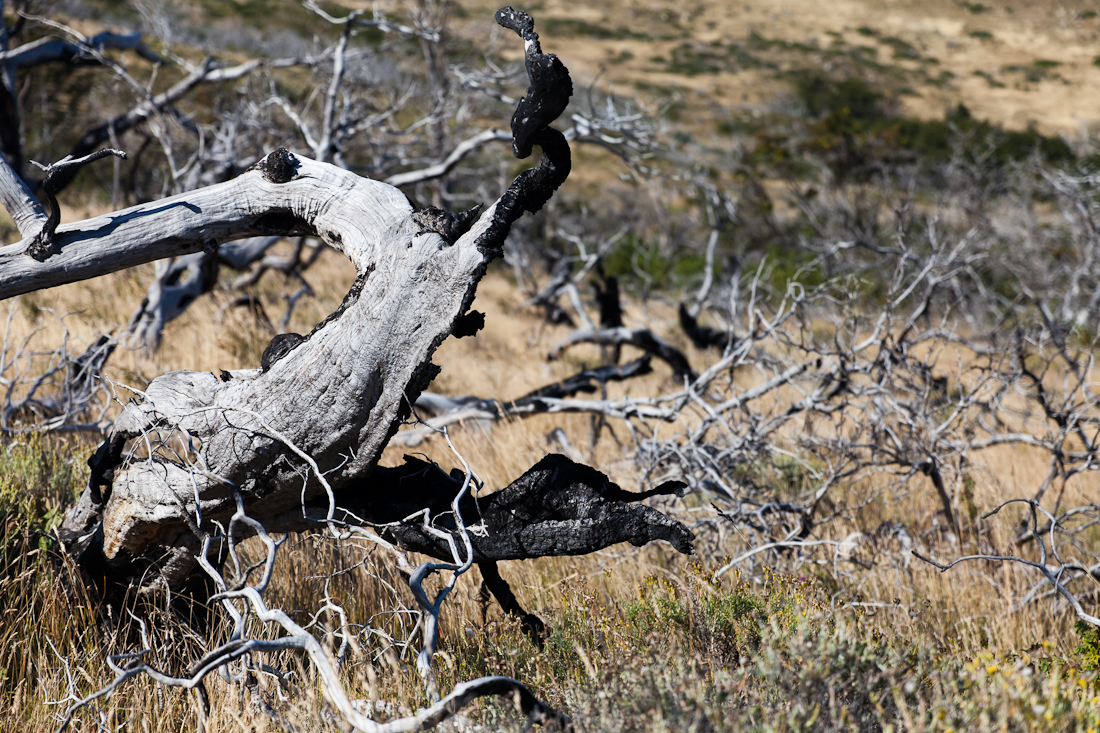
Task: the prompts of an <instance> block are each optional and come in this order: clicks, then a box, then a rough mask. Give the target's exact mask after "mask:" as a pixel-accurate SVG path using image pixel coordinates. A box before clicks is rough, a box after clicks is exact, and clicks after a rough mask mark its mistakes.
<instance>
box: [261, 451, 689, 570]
mask: <svg viewBox="0 0 1100 733" xmlns="http://www.w3.org/2000/svg"><path fill="white" fill-rule="evenodd" d="M367 483H369V488H368V486H367ZM461 485H462V481H461V479H460V478H455V477H452V476H451V475H449V474H447V473H445V472H444V471H442V470H441V469H440V468H439V467H437V466H435V465H434V464H431V463H426V462H424V461H422V460H420V459H418V458H413V457H411V456H406V457H405V465H403V466H399V467H396V468H383V467H379V468H377V469H376V470H375V472H374V474H373V475H372V476H371V477H370V479H369V480H367V481H364V482H354V483H352V484H351V485H349V486H347V487H345V488H344V489H342V490H340V491H339V492H337V497H336V504H337V506H338V507H340V508H342V509H346V510H347V511H348V512H350V514H348V515H346V520H347V521H349V522H353V523H356V524H359V520H358V519H355V518H354V517H360V518H362V519H363V520H364V521H365V522H366V523H368V524H371V525H374V526H375V527H376V528H377V529H378V531H379V532H380V533H381V534H382V536H383V537H384V538H386V539H387V540H389V541H391V542H394V543H395V544H397V545H398V546H400V547H402V548H404V549H407V550H413V551H416V552H422V553H424V554H426V555H431V556H432V557H437V558H440V559H443V560H447V561H450V560H451V559H452V554H451V549H450V545H449V544H448V543H447V542H446V540H444V539H441V538H440V537H438V536H436V535H434V534H432V533H430V532H428V531H426V529H425V527H424V524H423V521H424V520H423V517H424V514H423V511H424V510H425V509H426V510H427V516H428V517H429V518H430V520H429V521H431V526H433V527H434V528H435V529H440V530H443V531H445V532H452V533H454V536H455V537H456V538H458V532H457V528H456V526H455V522H454V518H453V517H452V516H451V514H450V511H451V510H450V504H451V501H452V500H453V499H454V495H455V492H456V491H457V490H458V488H459V487H460V486H461ZM683 488H684V484H683V483H681V482H678V481H670V482H667V483H665V484H662V485H661V486H658V487H656V488H655V489H652V490H650V491H647V492H645V493H640V494H637V493H632V492H629V491H624V490H623V489H622V488H620V487H619V486H618V485H617V484H615V483H613V482H612V481H611V480H610V479H609V478H608V477H607V476H606V475H604V474H603V473H600V472H599V471H597V470H596V469H594V468H590V467H589V466H584V465H581V464H578V463H574V462H573V461H571V460H569V459H568V458H566V457H565V456H561V455H556V454H552V455H548V456H546V457H545V458H543V459H542V460H541V461H539V462H538V463H537V464H535V466H534V467H532V468H531V469H530V470H528V471H527V473H525V474H523V476H521V477H520V478H518V479H516V480H515V481H513V482H512V484H511V485H509V486H508V487H507V488H504V489H502V490H500V491H498V492H496V493H493V494H491V495H489V496H487V497H483V498H479V499H475V498H474V497H473V496H470V495H467V496H466V497H464V499H463V501H462V503H461V504H460V510H461V511H462V517H463V520H464V522H465V523H466V525H467V526H469V527H473V528H475V531H474V532H472V533H471V540H472V542H473V547H474V561H475V562H479V563H485V562H496V561H499V560H524V559H530V558H536V557H553V556H559V555H584V554H588V553H590V552H595V551H596V550H601V549H603V548H605V547H608V546H610V545H613V544H617V543H619V542H630V543H631V544H633V545H635V546H639V547H640V546H642V545H644V544H647V543H649V542H652V541H654V540H664V541H666V542H668V543H670V544H671V545H672V546H673V547H674V548H675V549H676V550H677V551H678V552H682V553H685V554H692V553H693V552H694V549H693V547H692V542H693V541H694V539H695V535H694V534H692V533H691V531H689V530H688V529H687V527H685V526H684V525H683V524H681V523H680V522H677V521H676V520H674V519H671V518H669V517H667V516H665V515H664V514H662V513H661V512H659V511H657V510H656V509H653V508H650V507H648V506H645V505H643V504H637V503H635V502H637V501H639V500H640V499H644V498H647V497H650V496H655V495H665V494H677V493H680V492H681V491H682V490H683ZM317 508H320V504H317ZM338 514H339V512H338ZM352 514H354V517H352V516H351V515H352ZM414 514H415V515H417V516H416V517H414V518H412V519H409V517H410V516H411V515H414ZM297 517H298V519H290V518H288V521H287V524H286V525H285V526H279V527H276V526H272V524H270V523H269V524H268V530H269V531H284V530H288V529H295V528H297V527H298V525H299V524H300V523H301V521H302V520H301V512H300V511H299V512H297ZM456 541H457V540H456Z"/></svg>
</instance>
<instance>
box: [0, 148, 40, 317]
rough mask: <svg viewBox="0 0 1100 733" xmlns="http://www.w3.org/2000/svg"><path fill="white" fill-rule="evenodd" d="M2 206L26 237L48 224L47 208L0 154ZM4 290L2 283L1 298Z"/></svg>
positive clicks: (32, 235) (0, 200)
mask: <svg viewBox="0 0 1100 733" xmlns="http://www.w3.org/2000/svg"><path fill="white" fill-rule="evenodd" d="M0 206H3V207H4V210H5V211H7V212H8V214H9V215H10V216H11V218H12V220H13V221H14V222H15V226H16V227H18V229H19V235H20V236H22V237H25V238H26V239H31V238H32V237H34V235H35V234H38V232H39V231H41V229H42V227H43V226H44V225H45V224H46V219H47V215H46V210H45V209H44V208H42V204H40V203H39V202H38V199H36V198H35V197H34V194H32V193H31V190H30V189H29V188H27V184H25V183H23V179H22V178H20V177H19V174H18V173H16V172H15V171H14V170H12V167H11V166H10V165H8V161H6V160H4V156H2V155H0ZM2 282H3V277H2V276H0V283H2ZM3 292H4V289H3V286H2V285H0V298H3V297H5V296H4V295H3Z"/></svg>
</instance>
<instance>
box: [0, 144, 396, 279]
mask: <svg viewBox="0 0 1100 733" xmlns="http://www.w3.org/2000/svg"><path fill="white" fill-rule="evenodd" d="M297 160H298V161H299V162H300V164H301V167H300V168H299V170H298V172H297V175H296V176H295V177H294V178H293V179H292V180H290V181H288V182H286V183H272V182H270V181H268V180H265V178H264V176H263V175H262V173H261V172H260V170H259V169H258V168H257V169H255V170H251V171H248V172H246V173H244V174H243V175H241V176H239V177H237V178H234V179H233V180H231V181H227V182H226V183H220V184H217V185H214V186H208V187H206V188H201V189H198V190H196V191H191V192H188V193H184V194H180V195H178V196H172V197H170V198H166V199H161V200H159V201H153V202H150V203H147V204H141V205H138V206H132V207H130V208H128V209H122V210H120V211H115V212H112V213H110V214H106V215H104V216H98V217H94V218H91V219H85V220H83V221H79V222H75V223H73V224H63V225H61V226H59V227H58V228H57V232H56V235H55V237H54V249H55V250H56V251H57V254H55V255H53V256H52V257H50V258H49V259H47V260H45V261H44V262H37V261H35V260H34V259H33V258H31V257H27V256H26V255H24V251H25V250H26V248H27V245H28V244H29V243H30V240H31V239H32V237H27V238H25V239H24V240H23V241H20V242H16V243H15V244H10V245H8V246H6V247H0V299H4V298H11V297H14V296H16V295H21V294H23V293H29V292H32V291H35V290H41V289H42V288H50V287H55V286H57V285H64V284H65V283H70V282H77V281H80V280H86V279H88V278H92V277H96V276H99V275H105V274H107V273H110V272H116V271H118V270H122V269H125V268H128V267H133V266H135V265H140V264H143V263H146V262H152V261H153V260H159V259H163V258H165V257H176V256H179V255H185V254H190V253H192V252H198V251H201V250H203V249H207V248H213V247H217V246H218V245H219V244H220V243H222V242H227V241H231V240H234V239H241V238H243V237H250V236H255V235H261V234H272V233H274V232H275V231H276V230H291V229H293V226H292V224H296V225H299V226H300V225H302V224H303V223H306V222H308V223H309V225H311V226H313V228H314V230H315V231H316V233H317V234H318V235H319V236H320V237H322V238H323V239H325V241H326V242H328V243H329V244H330V245H332V246H333V247H334V248H335V249H337V250H339V251H341V252H343V253H344V254H346V255H347V256H348V257H349V259H351V260H352V262H353V263H354V264H356V266H358V265H360V264H361V257H362V255H361V254H360V250H361V249H363V248H366V249H367V250H371V249H372V248H374V247H376V246H377V244H378V241H379V237H381V236H383V232H384V231H387V230H388V227H390V226H392V225H394V224H395V222H396V220H397V219H399V218H401V217H402V216H404V217H406V218H407V217H408V215H409V214H410V213H411V212H412V206H411V205H410V204H409V202H408V199H407V198H406V197H405V195H404V194H403V193H401V192H400V191H399V190H397V189H396V188H394V187H392V186H388V185H386V184H384V183H379V182H377V181H372V180H370V179H366V178H360V177H359V176H357V175H355V174H354V173H349V172H348V171H345V170H342V169H340V168H337V167H336V166H333V165H327V164H324V163H317V162H316V161H312V160H309V159H308V158H298V159H297ZM294 217H299V219H300V221H297V222H292V221H291V219H293V218H294ZM352 221H354V222H355V225H356V229H357V235H356V236H355V237H353V238H352V239H349V240H348V242H347V243H346V244H345V243H344V242H343V241H342V240H343V235H341V234H340V232H342V231H344V228H345V227H346V226H347V224H348V223H349V222H352ZM334 235H335V236H334ZM352 242H355V244H352ZM361 242H362V243H366V242H370V245H369V246H368V245H366V244H363V245H362V247H360V243H361Z"/></svg>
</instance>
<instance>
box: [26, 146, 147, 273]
mask: <svg viewBox="0 0 1100 733" xmlns="http://www.w3.org/2000/svg"><path fill="white" fill-rule="evenodd" d="M108 155H115V156H118V157H119V158H122V159H123V160H125V159H126V153H124V152H123V151H121V150H114V149H113V148H104V149H103V150H97V151H96V152H94V153H92V154H91V155H85V156H84V157H83V158H77V159H75V160H74V159H73V157H72V156H71V155H69V156H66V157H65V158H62V159H61V160H59V161H58V162H56V163H52V164H50V165H46V166H44V165H41V164H38V163H35V165H38V167H39V168H41V169H42V170H44V171H46V180H44V181H43V182H42V192H43V193H44V194H45V195H46V200H47V201H48V202H49V204H50V216H49V218H48V219H46V224H45V225H44V226H43V227H42V231H40V232H39V233H38V234H37V235H36V236H35V238H34V239H33V240H31V242H30V244H28V245H27V249H26V254H27V255H29V256H30V257H33V258H34V259H35V260H37V261H39V262H44V261H46V260H47V259H49V258H50V257H51V256H52V255H53V254H54V247H53V238H54V234H55V233H56V232H57V225H58V224H60V223H61V209H60V207H59V206H58V203H57V197H56V195H55V194H57V192H58V191H60V190H61V188H62V185H61V182H60V176H62V175H65V172H66V171H75V170H77V169H78V168H80V166H82V165H85V164H87V163H92V162H94V161H97V160H99V159H100V158H105V157H107V156H108ZM32 162H33V161H32Z"/></svg>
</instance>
